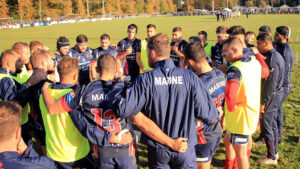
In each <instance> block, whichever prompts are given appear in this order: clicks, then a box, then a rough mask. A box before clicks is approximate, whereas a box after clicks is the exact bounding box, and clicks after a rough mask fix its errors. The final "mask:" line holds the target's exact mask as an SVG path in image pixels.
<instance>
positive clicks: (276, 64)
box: [257, 33, 285, 165]
mask: <svg viewBox="0 0 300 169" xmlns="http://www.w3.org/2000/svg"><path fill="white" fill-rule="evenodd" d="M257 48H258V50H259V52H260V53H262V54H263V55H264V56H265V57H266V63H267V65H268V67H269V68H270V70H271V71H270V76H269V77H268V78H267V79H265V80H263V81H262V85H261V89H262V93H261V112H264V113H263V123H262V124H263V128H262V129H263V136H264V139H265V143H266V146H267V157H263V158H261V159H259V160H258V161H257V162H258V163H262V164H267V165H277V160H278V157H279V155H278V154H277V153H278V124H277V122H278V112H279V111H280V108H281V107H280V106H279V105H280V104H281V102H282V96H283V88H282V85H283V82H284V73H285V72H284V71H285V63H284V60H283V58H282V56H281V55H280V54H279V53H278V52H277V51H276V50H275V49H274V47H273V42H272V37H271V36H270V35H269V34H266V33H264V34H260V35H258V36H257Z"/></svg>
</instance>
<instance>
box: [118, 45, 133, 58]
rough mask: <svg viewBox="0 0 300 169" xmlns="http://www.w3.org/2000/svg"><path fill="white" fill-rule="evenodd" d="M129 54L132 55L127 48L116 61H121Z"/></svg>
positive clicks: (130, 50) (130, 49)
mask: <svg viewBox="0 0 300 169" xmlns="http://www.w3.org/2000/svg"><path fill="white" fill-rule="evenodd" d="M131 53H132V48H128V49H127V50H126V51H125V52H123V53H122V54H119V57H118V59H119V60H123V59H124V58H125V57H126V56H127V55H130V54H131Z"/></svg>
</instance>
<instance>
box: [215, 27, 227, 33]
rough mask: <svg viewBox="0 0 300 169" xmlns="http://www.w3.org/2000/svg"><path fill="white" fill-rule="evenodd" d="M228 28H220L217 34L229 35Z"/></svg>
mask: <svg viewBox="0 0 300 169" xmlns="http://www.w3.org/2000/svg"><path fill="white" fill-rule="evenodd" d="M227 29H228V28H227V27H226V26H218V27H217V29H216V33H217V34H227Z"/></svg>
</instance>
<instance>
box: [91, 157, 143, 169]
mask: <svg viewBox="0 0 300 169" xmlns="http://www.w3.org/2000/svg"><path fill="white" fill-rule="evenodd" d="M97 168H98V169H112V168H119V169H129V168H130V169H136V168H137V165H136V158H135V155H132V156H128V157H115V158H98V167H97Z"/></svg>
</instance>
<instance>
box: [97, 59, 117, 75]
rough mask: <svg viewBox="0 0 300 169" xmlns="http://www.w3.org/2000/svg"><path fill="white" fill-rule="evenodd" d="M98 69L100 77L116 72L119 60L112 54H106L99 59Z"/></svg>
mask: <svg viewBox="0 0 300 169" xmlns="http://www.w3.org/2000/svg"><path fill="white" fill-rule="evenodd" d="M97 69H98V71H99V73H100V75H103V74H106V73H109V72H115V71H116V70H117V60H116V58H115V57H114V56H112V55H110V54H104V55H102V56H100V57H99V58H98V61H97Z"/></svg>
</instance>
